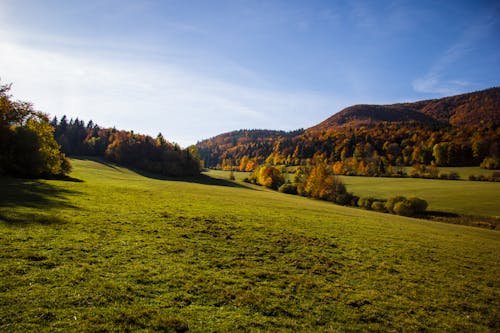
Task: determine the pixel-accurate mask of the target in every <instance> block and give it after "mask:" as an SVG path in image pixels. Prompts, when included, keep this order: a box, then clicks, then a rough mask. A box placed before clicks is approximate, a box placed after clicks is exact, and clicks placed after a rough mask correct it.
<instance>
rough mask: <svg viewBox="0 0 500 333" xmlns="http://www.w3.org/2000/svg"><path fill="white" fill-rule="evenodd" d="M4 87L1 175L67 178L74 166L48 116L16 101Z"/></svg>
mask: <svg viewBox="0 0 500 333" xmlns="http://www.w3.org/2000/svg"><path fill="white" fill-rule="evenodd" d="M9 90H10V85H0V173H7V174H11V175H15V176H21V177H34V178H39V177H52V176H63V175H66V174H67V173H68V172H69V171H70V169H71V165H70V163H69V161H68V160H67V159H66V157H65V156H64V154H62V153H61V151H60V146H59V145H58V144H57V142H56V141H55V140H54V137H53V131H54V128H53V127H52V126H50V124H49V121H48V118H47V115H45V114H44V113H41V112H37V111H35V110H34V109H33V107H32V105H31V104H30V103H26V102H15V101H12V98H11V96H10V95H9V94H8V92H9Z"/></svg>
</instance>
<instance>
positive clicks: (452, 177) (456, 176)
mask: <svg viewBox="0 0 500 333" xmlns="http://www.w3.org/2000/svg"><path fill="white" fill-rule="evenodd" d="M448 179H449V180H459V179H460V175H459V174H458V173H456V172H450V173H449V174H448Z"/></svg>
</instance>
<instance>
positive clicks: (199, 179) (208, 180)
mask: <svg viewBox="0 0 500 333" xmlns="http://www.w3.org/2000/svg"><path fill="white" fill-rule="evenodd" d="M71 158H72V159H77V160H88V161H93V162H96V163H100V164H102V165H105V166H107V167H109V168H112V169H115V170H117V171H120V169H119V168H118V167H117V166H120V167H122V168H126V169H129V170H131V171H133V172H135V173H136V174H138V175H141V176H143V177H146V178H151V179H156V180H168V181H174V182H185V183H195V184H202V185H211V186H226V187H236V188H245V189H249V190H254V191H256V190H257V189H255V188H252V187H250V186H246V185H245V184H240V183H237V182H234V181H230V180H226V179H221V178H213V177H210V176H207V175H205V174H203V173H200V174H199V175H197V176H190V177H171V176H165V175H162V174H157V173H153V172H148V171H143V170H139V169H137V168H134V167H130V166H127V165H118V164H113V163H110V162H109V161H106V160H105V159H104V158H102V157H96V156H72V157H71Z"/></svg>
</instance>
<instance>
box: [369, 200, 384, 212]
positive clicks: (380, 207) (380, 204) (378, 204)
mask: <svg viewBox="0 0 500 333" xmlns="http://www.w3.org/2000/svg"><path fill="white" fill-rule="evenodd" d="M371 209H372V210H374V211H377V212H381V213H384V212H385V202H384V201H374V202H373V203H372V206H371Z"/></svg>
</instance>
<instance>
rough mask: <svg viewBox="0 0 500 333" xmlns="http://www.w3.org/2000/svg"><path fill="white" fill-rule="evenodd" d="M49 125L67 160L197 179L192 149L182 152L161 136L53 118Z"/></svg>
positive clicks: (75, 120)
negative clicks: (81, 158)
mask: <svg viewBox="0 0 500 333" xmlns="http://www.w3.org/2000/svg"><path fill="white" fill-rule="evenodd" d="M50 124H51V125H52V126H53V127H54V128H55V131H54V137H55V139H56V141H57V142H58V143H59V144H60V146H61V150H62V152H64V153H65V154H67V155H69V156H78V155H85V156H97V157H103V158H105V159H107V160H109V161H111V162H115V163H118V164H121V165H125V166H130V167H133V168H137V169H139V170H143V171H147V172H152V173H158V174H162V175H166V176H173V177H183V176H194V175H198V174H199V173H200V171H201V166H200V159H199V156H198V151H197V148H196V147H195V146H190V147H188V148H186V149H182V148H181V147H180V146H179V145H178V144H176V143H170V142H168V141H167V140H165V138H164V137H163V135H162V134H161V133H159V134H158V135H157V136H156V138H153V137H151V136H149V135H144V134H136V133H134V132H133V131H124V130H117V129H116V128H102V127H100V126H98V125H97V124H95V123H94V122H93V121H92V120H90V121H89V122H88V123H85V122H84V121H82V120H80V119H78V118H76V119H70V120H69V121H68V119H67V117H66V116H63V117H62V118H61V119H60V120H58V119H57V117H54V118H53V119H52V121H51V122H50Z"/></svg>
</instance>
